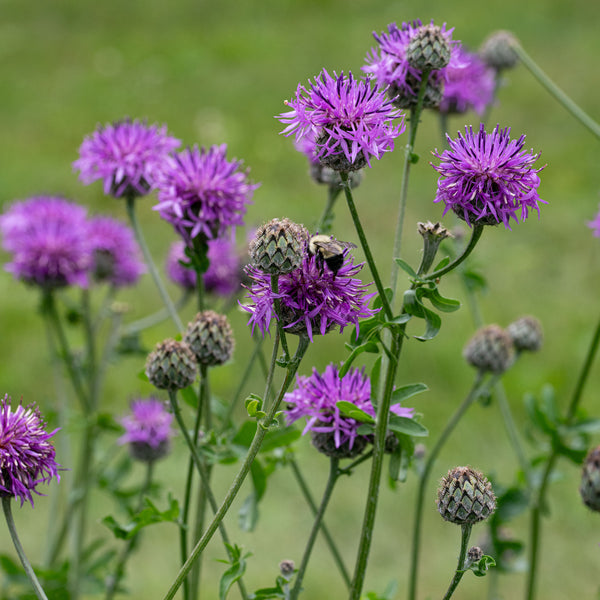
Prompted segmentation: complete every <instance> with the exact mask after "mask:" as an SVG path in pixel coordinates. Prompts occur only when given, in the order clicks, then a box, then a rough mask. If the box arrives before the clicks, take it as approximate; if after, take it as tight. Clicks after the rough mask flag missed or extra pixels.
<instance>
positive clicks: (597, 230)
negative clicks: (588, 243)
mask: <svg viewBox="0 0 600 600" xmlns="http://www.w3.org/2000/svg"><path fill="white" fill-rule="evenodd" d="M587 225H588V227H589V228H590V229H591V230H592V235H593V236H594V237H600V210H598V214H597V215H596V216H595V217H594V218H593V219H592V220H591V221H588V223H587Z"/></svg>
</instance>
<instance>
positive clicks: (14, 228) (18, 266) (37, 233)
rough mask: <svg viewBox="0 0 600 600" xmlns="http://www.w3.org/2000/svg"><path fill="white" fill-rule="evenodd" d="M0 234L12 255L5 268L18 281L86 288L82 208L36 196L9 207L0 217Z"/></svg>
mask: <svg viewBox="0 0 600 600" xmlns="http://www.w3.org/2000/svg"><path fill="white" fill-rule="evenodd" d="M0 231H1V232H2V236H3V247H4V248H5V249H6V250H8V252H10V253H11V254H12V261H11V262H10V263H8V264H7V265H6V267H5V268H6V270H7V271H9V272H10V273H12V274H13V275H14V276H15V277H16V278H17V279H22V280H23V281H25V282H27V283H31V284H34V285H39V286H41V287H43V288H46V289H52V288H57V287H64V286H67V285H79V286H82V287H86V286H87V283H88V271H89V268H90V265H91V263H92V249H91V246H90V244H89V241H88V235H87V221H86V211H85V209H84V208H83V207H81V206H79V205H77V204H74V203H72V202H69V201H68V200H65V199H64V198H58V197H52V196H36V197H33V198H30V199H28V200H24V201H22V202H16V203H14V204H13V205H12V206H10V207H9V209H8V210H7V211H6V212H5V213H4V214H3V215H2V216H0Z"/></svg>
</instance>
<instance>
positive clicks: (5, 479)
mask: <svg viewBox="0 0 600 600" xmlns="http://www.w3.org/2000/svg"><path fill="white" fill-rule="evenodd" d="M44 427H45V423H44V421H43V420H42V417H41V416H40V413H39V411H38V409H37V408H36V407H35V406H34V405H30V406H27V407H23V405H22V404H21V403H19V405H18V406H17V407H16V409H14V410H13V408H12V407H11V398H10V396H9V395H8V394H6V395H5V396H4V398H3V399H2V400H1V401H0V496H4V497H7V496H12V497H14V498H18V499H19V500H20V501H21V506H23V503H24V502H25V501H26V500H27V501H29V502H31V505H32V506H33V496H32V492H35V493H36V494H39V492H38V491H37V490H36V487H37V485H38V484H39V483H48V482H50V480H51V479H52V478H53V477H55V478H56V479H57V480H60V476H59V474H58V467H59V465H58V464H57V463H56V461H55V460H54V456H55V451H54V446H52V444H51V443H50V442H49V439H50V438H51V437H52V436H53V435H54V434H55V433H56V431H57V430H54V431H53V432H52V433H48V432H47V431H45V429H44Z"/></svg>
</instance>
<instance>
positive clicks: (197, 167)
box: [154, 144, 258, 242]
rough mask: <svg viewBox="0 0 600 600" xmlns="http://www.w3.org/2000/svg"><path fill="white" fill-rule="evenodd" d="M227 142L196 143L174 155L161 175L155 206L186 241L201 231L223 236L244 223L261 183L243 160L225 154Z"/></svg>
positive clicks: (200, 233)
mask: <svg viewBox="0 0 600 600" xmlns="http://www.w3.org/2000/svg"><path fill="white" fill-rule="evenodd" d="M226 152H227V146H226V145H225V144H223V145H221V146H211V147H210V148H209V149H208V150H205V149H204V148H202V149H201V150H198V148H197V147H196V146H194V147H193V148H187V149H185V150H184V151H183V152H180V153H178V154H176V155H175V156H173V157H170V158H169V159H168V160H167V161H166V163H165V166H164V168H163V169H162V171H161V174H160V176H159V179H158V200H159V203H158V204H157V205H156V206H155V207H154V210H157V211H159V213H160V216H161V217H162V218H163V219H165V220H166V221H168V222H169V223H171V224H172V225H173V227H175V230H176V231H177V232H178V233H179V234H180V235H181V236H182V237H183V239H184V240H185V241H186V242H190V241H191V240H192V239H193V238H195V237H196V236H197V235H203V236H205V237H206V238H207V239H214V238H216V237H219V236H222V235H223V234H224V233H225V231H226V230H227V228H228V227H231V226H236V225H243V223H244V221H243V217H244V215H245V213H246V205H247V204H249V203H250V201H251V199H252V194H253V193H254V190H255V189H256V188H257V187H258V184H251V183H249V182H248V172H247V171H242V170H241V166H242V163H241V162H240V161H237V160H233V161H228V160H226V158H225V154H226Z"/></svg>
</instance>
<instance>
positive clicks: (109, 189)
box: [73, 119, 181, 198]
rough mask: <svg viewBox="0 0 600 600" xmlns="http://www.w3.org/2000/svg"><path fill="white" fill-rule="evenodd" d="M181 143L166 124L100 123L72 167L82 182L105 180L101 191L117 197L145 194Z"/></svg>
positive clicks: (84, 144)
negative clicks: (77, 171)
mask: <svg viewBox="0 0 600 600" xmlns="http://www.w3.org/2000/svg"><path fill="white" fill-rule="evenodd" d="M180 144H181V142H180V141H179V140H178V139H176V138H173V137H170V136H168V135H167V127H166V126H165V125H163V126H162V127H159V126H158V125H148V124H147V123H146V122H141V123H140V122H139V121H131V119H124V120H122V121H116V122H114V123H112V124H109V125H100V126H99V127H98V129H96V131H95V132H94V133H92V135H90V136H88V137H86V138H85V140H84V141H83V143H82V144H81V147H80V148H79V158H78V159H77V160H76V161H75V162H74V163H73V168H74V169H76V170H79V172H80V174H79V178H80V179H81V181H82V182H83V183H85V184H89V183H92V182H93V181H96V179H102V181H103V182H104V193H105V194H107V195H109V194H110V195H112V196H115V197H117V198H120V197H122V196H128V195H133V196H144V195H146V194H147V193H148V192H149V191H150V190H151V189H152V188H153V187H154V183H155V178H156V171H157V169H159V168H160V167H161V165H162V162H163V160H164V159H165V158H166V156H168V155H169V154H170V153H171V152H172V151H173V150H175V149H176V148H177V147H178V146H180Z"/></svg>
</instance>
